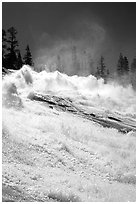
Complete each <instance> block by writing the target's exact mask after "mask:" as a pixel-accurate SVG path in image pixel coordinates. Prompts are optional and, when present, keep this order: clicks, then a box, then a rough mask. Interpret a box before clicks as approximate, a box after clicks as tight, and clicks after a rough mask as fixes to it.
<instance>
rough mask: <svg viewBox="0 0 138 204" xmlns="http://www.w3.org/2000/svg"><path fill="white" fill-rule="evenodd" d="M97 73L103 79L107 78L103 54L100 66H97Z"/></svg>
mask: <svg viewBox="0 0 138 204" xmlns="http://www.w3.org/2000/svg"><path fill="white" fill-rule="evenodd" d="M96 75H97V77H98V78H100V77H101V78H103V79H105V78H106V66H105V63H104V57H103V56H101V58H100V61H99V66H98V67H97V72H96Z"/></svg>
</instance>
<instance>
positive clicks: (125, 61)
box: [123, 56, 129, 74]
mask: <svg viewBox="0 0 138 204" xmlns="http://www.w3.org/2000/svg"><path fill="white" fill-rule="evenodd" d="M123 73H124V74H128V73H129V62H128V58H127V57H126V56H124V59H123Z"/></svg>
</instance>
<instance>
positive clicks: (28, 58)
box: [23, 45, 33, 66]
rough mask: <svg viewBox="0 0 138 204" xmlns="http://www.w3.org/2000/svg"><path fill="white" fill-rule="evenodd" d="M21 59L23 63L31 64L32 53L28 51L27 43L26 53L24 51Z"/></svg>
mask: <svg viewBox="0 0 138 204" xmlns="http://www.w3.org/2000/svg"><path fill="white" fill-rule="evenodd" d="M23 59H24V64H27V65H30V66H33V61H32V54H31V51H30V48H29V45H27V47H26V53H25V55H24V58H23Z"/></svg>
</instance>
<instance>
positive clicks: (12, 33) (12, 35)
mask: <svg viewBox="0 0 138 204" xmlns="http://www.w3.org/2000/svg"><path fill="white" fill-rule="evenodd" d="M7 32H8V34H9V37H8V40H7V43H8V48H7V50H8V51H9V52H8V54H7V64H8V67H9V68H11V69H18V68H17V66H16V64H17V63H16V60H17V52H18V49H17V47H18V41H17V40H16V34H17V31H16V29H15V28H14V27H11V28H9V29H8V30H7Z"/></svg>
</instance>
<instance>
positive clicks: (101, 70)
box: [2, 27, 136, 87]
mask: <svg viewBox="0 0 138 204" xmlns="http://www.w3.org/2000/svg"><path fill="white" fill-rule="evenodd" d="M16 35H17V30H16V29H15V28H14V27H11V28H9V29H8V30H7V31H5V30H4V29H2V66H3V67H4V68H7V69H8V68H9V69H15V70H18V69H20V68H21V67H22V66H23V65H24V64H27V65H30V66H33V65H34V63H33V60H32V54H31V51H30V48H29V45H27V46H26V49H25V54H24V56H23V58H22V56H21V53H20V50H19V43H18V40H17V38H16ZM71 52H72V59H71V61H72V64H71V66H73V68H74V70H75V71H76V72H77V73H79V71H80V69H81V67H80V59H78V55H77V53H78V51H77V47H76V46H73V47H72V50H71ZM81 61H82V62H83V63H82V66H83V68H85V69H87V67H88V66H89V69H91V71H90V73H91V74H92V75H95V76H96V77H97V78H98V79H99V78H103V79H104V82H105V83H106V82H107V80H108V79H109V78H111V73H110V70H109V69H108V68H107V67H106V65H105V59H104V57H103V56H101V57H100V60H99V62H98V66H97V70H96V72H95V73H94V71H93V70H94V67H93V60H92V57H91V56H90V53H86V51H85V50H84V51H83V55H81ZM56 64H57V69H58V70H59V71H60V72H64V71H65V70H64V65H63V63H62V60H61V57H60V55H58V56H57V63H56ZM126 76H127V77H126ZM115 78H118V79H120V81H122V79H123V80H124V81H125V82H126V81H127V83H132V85H134V87H136V57H134V59H133V60H132V62H131V64H130V65H129V61H128V58H127V57H126V56H124V55H123V54H122V53H120V55H119V59H118V62H117V67H116V76H115Z"/></svg>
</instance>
